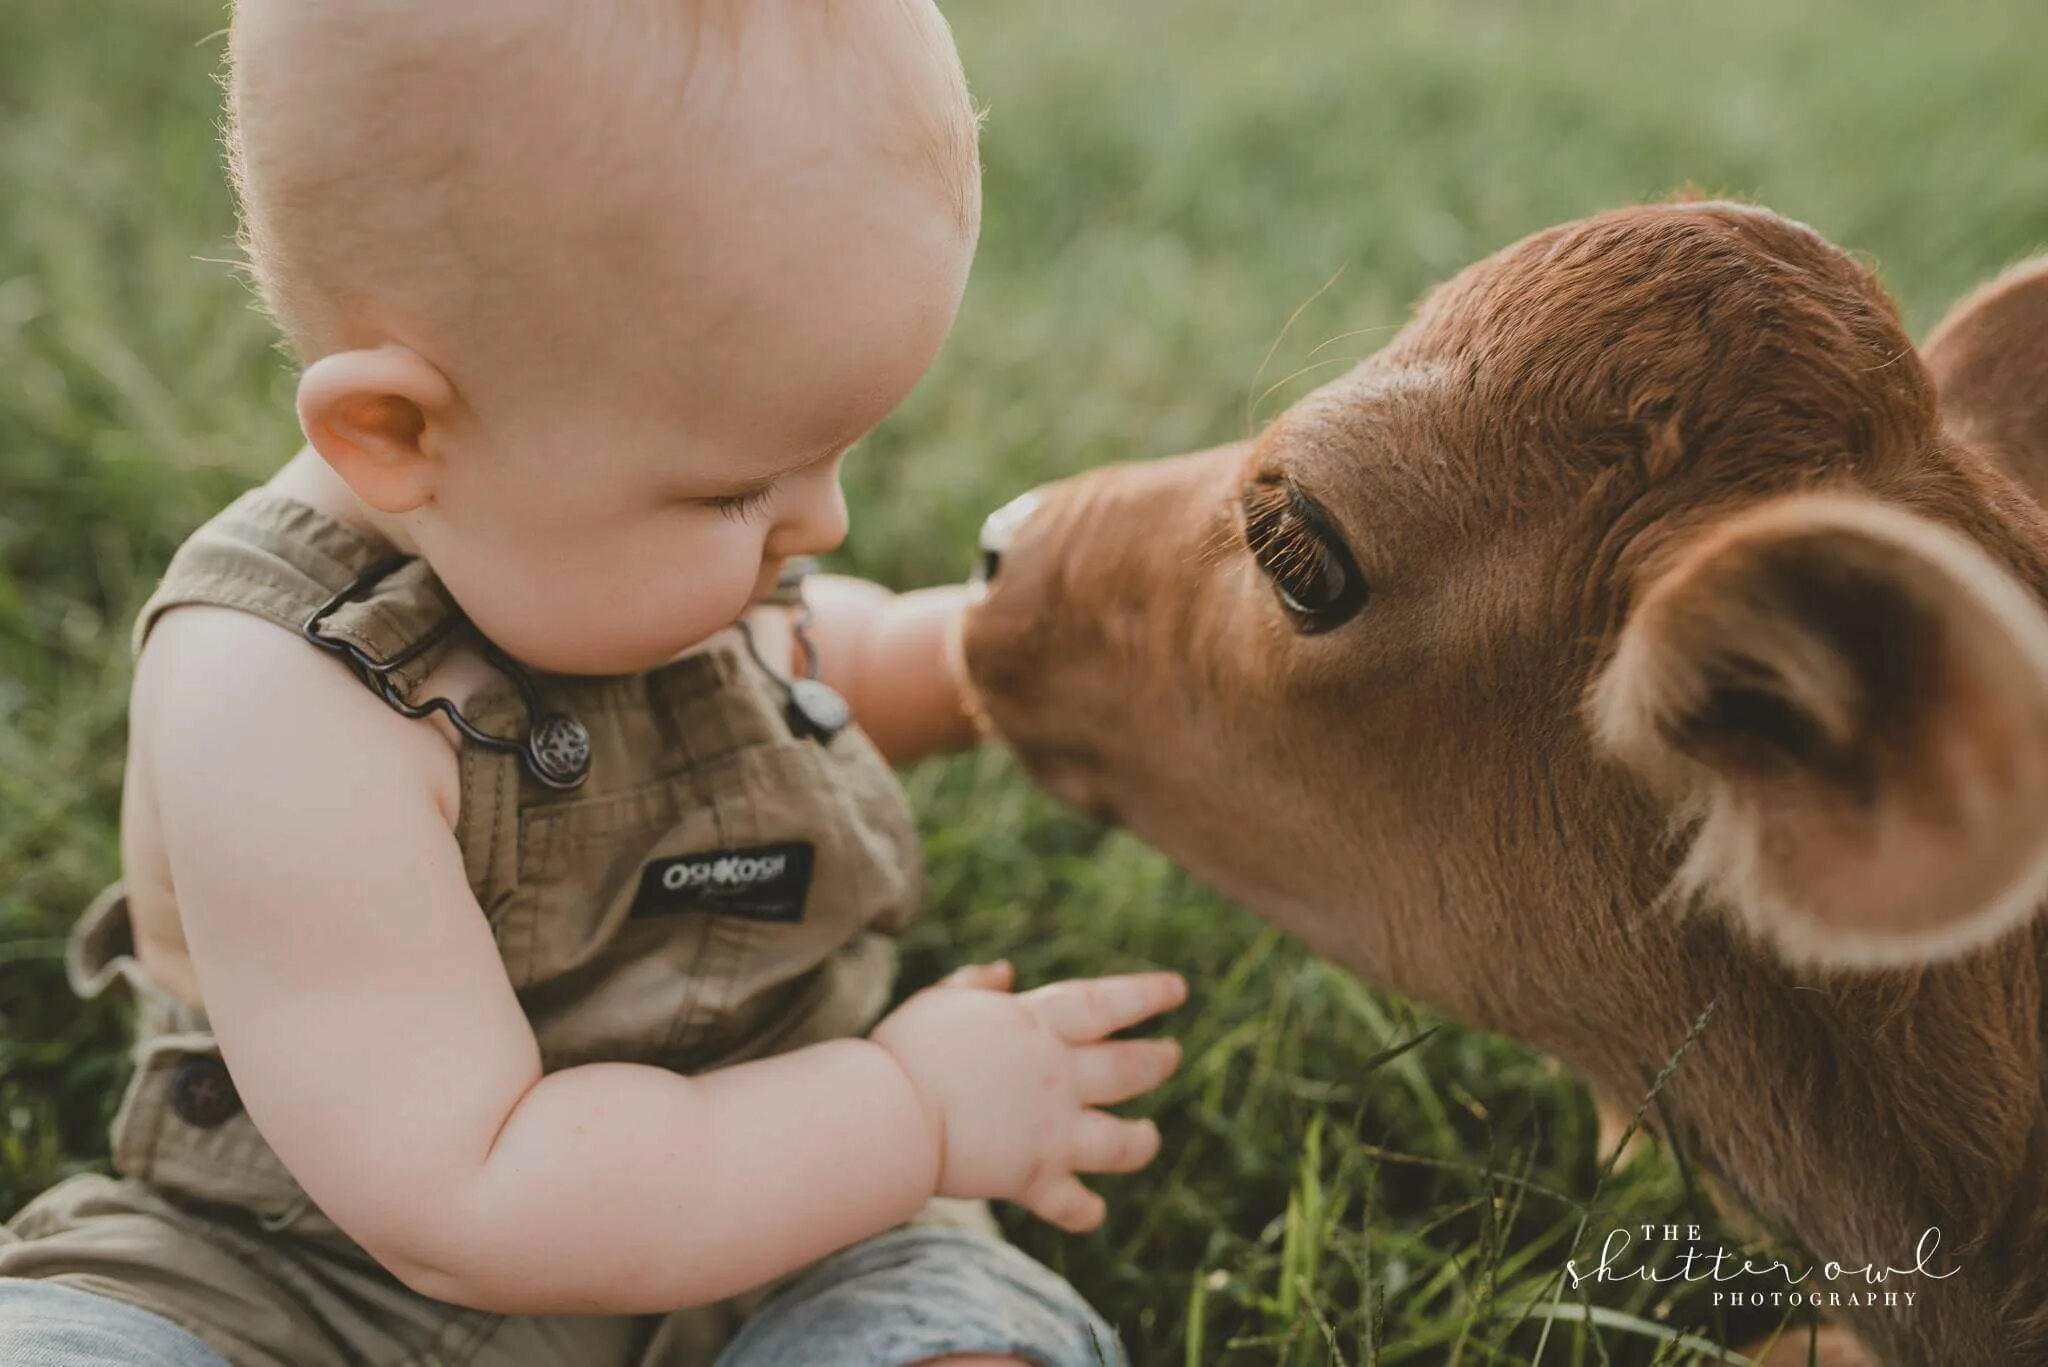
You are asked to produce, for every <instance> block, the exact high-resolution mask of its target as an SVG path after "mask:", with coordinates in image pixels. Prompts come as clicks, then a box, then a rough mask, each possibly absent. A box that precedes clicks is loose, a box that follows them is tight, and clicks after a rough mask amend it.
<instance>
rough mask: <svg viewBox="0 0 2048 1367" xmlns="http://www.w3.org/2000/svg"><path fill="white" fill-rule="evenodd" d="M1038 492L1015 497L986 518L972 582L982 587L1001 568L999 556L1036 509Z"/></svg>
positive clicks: (986, 584) (1001, 559) (987, 583)
mask: <svg viewBox="0 0 2048 1367" xmlns="http://www.w3.org/2000/svg"><path fill="white" fill-rule="evenodd" d="M1038 503H1039V496H1038V490H1036V489H1033V490H1031V491H1030V492H1028V493H1023V494H1019V495H1018V496H1017V497H1015V498H1013V499H1011V500H1010V501H1009V502H1008V503H1005V504H1004V505H1003V506H1002V507H1000V508H998V509H996V510H995V511H994V512H992V513H990V514H989V515H988V518H987V520H986V521H984V522H983V523H982V524H981V555H980V557H979V558H978V559H977V560H976V561H975V565H974V578H973V582H974V583H976V584H979V585H981V586H982V587H984V588H986V587H987V586H988V585H989V584H990V583H991V582H992V581H993V580H994V579H995V577H996V571H997V570H999V569H1001V568H1002V564H1003V556H1004V554H1005V553H1007V552H1008V551H1009V549H1010V542H1011V541H1012V540H1014V539H1015V538H1016V535H1017V529H1018V528H1019V527H1022V526H1023V525H1024V524H1025V523H1026V522H1028V521H1029V520H1030V518H1031V514H1032V513H1034V512H1036V511H1037V509H1038Z"/></svg>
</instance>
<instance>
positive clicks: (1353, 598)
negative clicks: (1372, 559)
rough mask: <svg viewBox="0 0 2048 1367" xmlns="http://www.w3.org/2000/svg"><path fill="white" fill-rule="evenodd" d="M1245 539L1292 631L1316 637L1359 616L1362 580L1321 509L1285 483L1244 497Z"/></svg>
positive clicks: (1268, 483)
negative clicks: (1270, 585)
mask: <svg viewBox="0 0 2048 1367" xmlns="http://www.w3.org/2000/svg"><path fill="white" fill-rule="evenodd" d="M1244 539H1245V544H1246V545H1247V546H1248V547H1250V548H1251V553H1252V559H1253V560H1255V561H1257V562H1258V566H1259V569H1260V571H1261V572H1262V573H1264V574H1265V576H1266V579H1267V581H1268V582H1269V583H1271V584H1272V586H1273V596H1274V597H1275V598H1277V599H1279V601H1280V606H1281V608H1282V609H1283V610H1284V611H1285V612H1286V613H1287V616H1288V619H1289V620H1290V621H1292V622H1293V623H1294V626H1295V629H1296V630H1298V631H1300V632H1301V633H1302V634H1303V635H1314V634H1315V633H1317V632H1321V631H1328V630H1330V629H1331V628H1332V627H1338V626H1342V625H1343V624H1344V623H1346V622H1348V621H1350V620H1351V619H1352V618H1353V617H1355V616H1357V615H1358V610H1359V609H1360V608H1362V607H1364V606H1365V600H1366V596H1367V591H1366V583H1365V576H1363V575H1361V574H1360V573H1359V572H1358V562H1357V561H1356V560H1355V559H1353V558H1352V555H1351V548H1350V547H1349V546H1347V545H1345V544H1344V538H1343V536H1342V535H1341V534H1340V533H1339V532H1338V530H1337V527H1336V524H1335V523H1334V522H1332V521H1331V519H1330V515H1329V514H1328V513H1326V512H1324V511H1323V508H1322V505H1320V504H1318V503H1317V502H1316V501H1315V500H1314V499H1312V498H1310V497H1309V496H1308V495H1307V494H1304V493H1303V492H1302V491H1301V490H1300V489H1298V488H1296V487H1295V486H1294V484H1293V483H1292V482H1290V481H1287V480H1260V481H1258V482H1255V483H1254V484H1252V485H1251V486H1250V487H1248V488H1247V489H1246V490H1245V493H1244Z"/></svg>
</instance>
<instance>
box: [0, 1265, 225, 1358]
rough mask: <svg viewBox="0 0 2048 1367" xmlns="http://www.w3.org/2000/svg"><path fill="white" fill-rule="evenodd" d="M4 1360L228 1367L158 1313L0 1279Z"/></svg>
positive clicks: (56, 1286)
mask: <svg viewBox="0 0 2048 1367" xmlns="http://www.w3.org/2000/svg"><path fill="white" fill-rule="evenodd" d="M0 1362H5V1363H8V1364H10V1367H134V1364H136V1363H142V1362H146V1363H149V1364H151V1367H228V1363H227V1359H226V1358H223V1357H222V1356H221V1355H220V1354H218V1353H216V1352H214V1351H213V1349H211V1348H209V1347H207V1346H206V1345H205V1344H204V1343H202V1342H201V1341H200V1340H198V1339H196V1338H194V1337H193V1336H192V1335H190V1334H188V1333H186V1332H185V1331H184V1330H183V1329H181V1328H179V1327H178V1326H177V1325H175V1324H173V1323H171V1322H170V1321H169V1320H167V1319H165V1318H164V1317H163V1316H161V1315H153V1314H151V1313H150V1312H149V1311H147V1310H139V1309H137V1308H136V1307H135V1306H132V1305H126V1304H123V1303H122V1302H120V1301H117V1300H110V1299H108V1298H107V1297H105V1296H96V1295H94V1294H93V1293H92V1292H90V1291H80V1290H78V1289H77V1288H76V1287H71V1286H66V1285H64V1284H62V1283H61V1282H51V1281H19V1280H0Z"/></svg>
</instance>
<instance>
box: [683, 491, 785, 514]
mask: <svg viewBox="0 0 2048 1367" xmlns="http://www.w3.org/2000/svg"><path fill="white" fill-rule="evenodd" d="M774 496H775V486H774V485H772V484H770V485H766V486H764V487H762V488H759V489H749V490H747V491H746V492H745V493H738V494H719V495H717V496H715V497H712V498H705V499H699V500H697V501H698V502H700V503H702V504H703V505H704V506H705V507H707V508H716V509H717V510H718V511H719V512H720V513H721V514H723V515H724V516H726V517H729V518H731V519H732V520H733V521H735V522H751V521H753V520H754V518H755V516H756V515H757V514H759V513H760V512H761V511H762V510H763V509H764V508H766V507H767V506H768V500H769V499H771V498H773V497H774Z"/></svg>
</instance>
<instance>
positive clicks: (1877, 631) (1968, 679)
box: [1591, 495, 2048, 966]
mask: <svg viewBox="0 0 2048 1367" xmlns="http://www.w3.org/2000/svg"><path fill="white" fill-rule="evenodd" d="M1591 716H1592V721H1593V725H1594V729H1595V731H1596V733H1597V734H1598V736H1599V737H1600V739H1601V740H1602V741H1603V742H1604V743H1605V745H1606V747H1607V748H1608V749H1609V751H1610V752H1611V753H1613V754H1614V755H1616V756H1617V757H1619V758H1620V759H1622V760H1623V761H1625V762H1626V763H1628V764H1630V765H1631V766H1632V767H1634V768H1635V769H1636V770H1637V771H1638V772H1639V773H1641V774H1643V775H1644V776H1645V777H1646V778H1649V779H1650V780H1652V781H1653V782H1655V783H1657V784H1658V785H1660V786H1661V787H1663V788H1664V790H1665V791H1666V792H1668V793H1671V794H1672V795H1673V796H1674V797H1675V798H1676V799H1677V800H1678V801H1679V802H1680V803H1681V804H1682V808H1681V809H1682V810H1683V811H1684V812H1685V813H1686V814H1688V815H1689V816H1691V817H1692V818H1693V819H1695V820H1697V822H1698V829H1697V834H1696V837H1695V842H1694V845H1693V848H1692V851H1691V854H1690V856H1689V858H1688V860H1687V862H1686V865H1685V867H1684V870H1683V871H1682V873H1681V875H1680V879H1681V883H1682V884H1684V885H1686V886H1687V889H1688V890H1700V891H1704V892H1706V893H1708V894H1709V895H1710V897H1711V898H1712V900H1715V901H1717V902H1720V903H1723V904H1725V905H1726V907H1727V908H1728V909H1729V910H1730V911H1732V912H1733V913H1734V914H1735V915H1736V916H1737V917H1738V918H1739V919H1740V920H1742V921H1744V922H1747V923H1748V924H1749V926H1750V927H1751V928H1752V929H1754V930H1755V931H1756V932H1758V933H1759V934H1760V935H1762V936H1763V937H1764V939H1765V940H1767V941H1768V942H1770V943H1772V944H1773V945H1774V946H1775V947H1776V948H1777V949H1778V950H1779V951H1780V952H1781V953H1783V954H1784V955H1786V956H1787V957H1789V958H1791V959H1793V960H1797V961H1805V962H1809V963H1816V964H1823V965H1838V966H1874V965H1882V964H1892V963H1906V962H1922V961H1925V960H1927V959H1929V958H1933V957H1944V956H1947V955H1950V954H1958V953H1962V952H1965V951H1967V950H1969V949H1973V948H1975V947H1977V946H1979V945H1981V944H1983V943H1985V942H1986V941H1987V940H1989V939H1991V938H1993V937H1994V936H1996V935H1998V934H2000V933H2002V932H2004V931H2005V930H2007V929H2009V928H2011V926H2012V925H2013V924H2015V923H2016V922H2017V921H2018V920H2019V919H2020V918H2022V917H2023V916H2025V915H2027V914H2029V913H2030V912H2031V911H2032V910H2033V908H2034V907H2035V906H2037V905H2038V904H2039V900H2040V898H2041V896H2042V894H2043V891H2044V886H2048V618H2044V616H2043V614H2042V612H2041V609H2040V608H2039V607H2038V606H2037V605H2036V603H2035V602H2034V601H2033V600H2032V599H2031V598H2030V596H2029V595H2028V594H2027V593H2026V591H2025V590H2023V589H2022V588H2021V587H2020V585H2019V584H2018V582H2017V581H2016V580H2014V579H2013V578H2012V576H2010V575H2009V574H2008V573H2006V572H2005V571H2004V570H2002V569H2000V568H1999V567H1998V566H1997V565H1995V564H1994V563H1993V562H1992V561H1991V560H1990V559H1989V557H1987V556H1986V555H1985V554H1984V553H1983V552H1982V551H1981V550H1979V549H1977V548H1976V547H1975V546H1973V545H1972V544H1970V543H1969V542H1967V541H1965V540H1964V539H1963V538H1962V537H1961V536H1959V535H1958V534H1956V533H1954V532H1952V531H1949V530H1948V529H1946V528H1944V527H1941V526H1939V525H1937V524H1936V523H1934V522H1932V521H1929V520H1927V519H1925V518H1922V517H1919V516H1917V515H1914V514H1912V513H1909V512H1906V511H1904V510H1902V509H1899V508H1895V507H1891V506H1889V505H1886V504H1883V503H1880V502H1878V501H1876V500H1874V499H1867V498H1860V497H1846V496H1832V495H1802V496H1792V497H1787V498H1781V499H1778V500H1775V501H1773V502H1771V503H1768V504H1766V505H1764V506H1762V507H1760V508H1757V509H1754V510H1752V511H1748V512H1745V513H1741V514H1737V515H1735V516H1733V517H1731V518H1728V519H1726V520H1724V521H1723V522H1722V523H1720V524H1719V525H1717V526H1715V527H1713V528H1712V529H1710V530H1708V531H1707V532H1705V533H1704V534H1702V535H1701V536H1699V537H1698V538H1697V540H1696V541H1695V542H1694V543H1693V544H1692V545H1691V546H1689V547H1688V548H1687V549H1685V550H1684V551H1683V552H1681V553H1680V554H1679V555H1678V557H1677V558H1676V560H1675V561H1674V562H1673V563H1672V564H1671V565H1670V567H1669V568H1668V569H1666V570H1665V571H1664V572H1663V573H1662V574H1661V575H1659V576H1658V577H1657V578H1656V579H1655V580H1654V581H1653V582H1652V583H1651V584H1650V585H1649V587H1648V588H1647V590H1646V591H1645V593H1644V594H1643V597H1642V600H1641V602H1640V603H1639V604H1638V605H1637V606H1636V608H1635V609H1634V611H1633V612H1632V613H1631V614H1630V617H1629V620H1628V622H1627V623H1626V625H1625V626H1624V627H1623V629H1622V633H1621V637H1620V641H1619V644H1618V646H1617V649H1616V651H1615V653H1614V656H1613V659H1612V661H1611V663H1610V664H1609V665H1608V667H1607V668H1606V670H1605V671H1604V672H1603V674H1602V676H1601V678H1600V679H1599V681H1598V683H1597V684H1596V686H1595V688H1594V691H1593V694H1592V698H1591Z"/></svg>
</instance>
